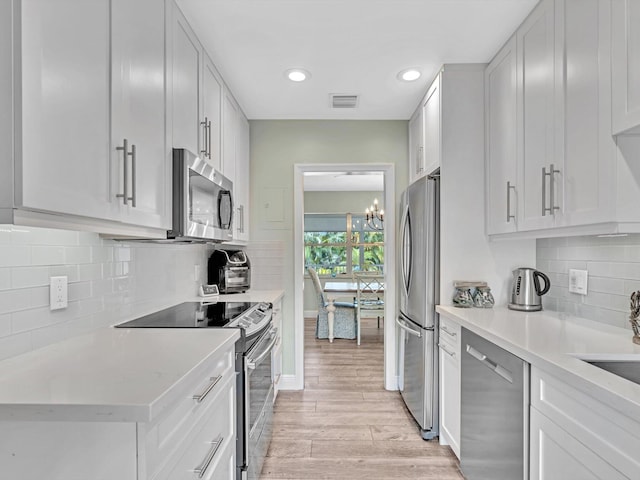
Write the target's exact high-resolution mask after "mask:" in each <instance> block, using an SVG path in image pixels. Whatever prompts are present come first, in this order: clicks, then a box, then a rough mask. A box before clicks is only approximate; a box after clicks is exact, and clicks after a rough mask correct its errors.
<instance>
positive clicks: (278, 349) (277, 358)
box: [271, 299, 282, 402]
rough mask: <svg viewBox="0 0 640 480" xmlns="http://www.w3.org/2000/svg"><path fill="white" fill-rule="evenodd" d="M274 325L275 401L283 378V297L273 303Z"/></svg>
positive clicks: (273, 366)
mask: <svg viewBox="0 0 640 480" xmlns="http://www.w3.org/2000/svg"><path fill="white" fill-rule="evenodd" d="M273 326H274V328H277V329H278V333H277V335H278V340H277V342H276V345H275V347H273V353H272V354H271V372H272V373H271V375H272V379H271V381H272V382H273V401H274V402H275V401H276V398H277V397H278V391H279V390H280V385H281V380H282V299H280V300H278V301H276V302H274V304H273Z"/></svg>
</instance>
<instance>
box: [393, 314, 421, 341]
mask: <svg viewBox="0 0 640 480" xmlns="http://www.w3.org/2000/svg"><path fill="white" fill-rule="evenodd" d="M396 323H397V324H398V326H399V327H400V328H401V329H403V330H404V331H405V332H407V333H409V334H410V335H414V336H416V337H418V338H420V337H422V333H420V332H416V331H415V330H414V329H412V328H409V327H407V326H406V325H405V324H404V323H402V321H401V320H400V317H398V318H396Z"/></svg>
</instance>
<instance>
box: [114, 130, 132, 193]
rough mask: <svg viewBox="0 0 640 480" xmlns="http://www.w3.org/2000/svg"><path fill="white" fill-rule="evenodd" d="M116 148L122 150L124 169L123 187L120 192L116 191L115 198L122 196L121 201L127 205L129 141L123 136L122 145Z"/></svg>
mask: <svg viewBox="0 0 640 480" xmlns="http://www.w3.org/2000/svg"><path fill="white" fill-rule="evenodd" d="M116 150H118V151H120V150H121V151H122V152H123V153H122V159H123V167H124V168H123V171H124V187H123V189H122V193H117V194H116V198H122V202H123V203H124V204H125V205H127V204H128V203H129V141H128V140H127V139H126V138H125V139H124V140H123V141H122V146H121V147H120V146H118V147H116Z"/></svg>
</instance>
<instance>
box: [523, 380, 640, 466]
mask: <svg viewBox="0 0 640 480" xmlns="http://www.w3.org/2000/svg"><path fill="white" fill-rule="evenodd" d="M531 406H532V407H534V408H536V409H537V410H538V411H540V413H542V414H544V415H545V416H546V417H548V418H549V419H550V420H551V421H553V422H554V423H555V424H557V425H558V426H559V427H560V428H562V429H563V430H565V431H566V432H568V433H569V434H570V435H572V436H573V437H575V438H576V439H577V440H578V441H580V442H581V443H582V444H584V446H585V447H586V448H588V449H590V450H592V451H594V452H598V454H599V455H600V456H601V458H602V459H603V460H605V461H606V462H608V463H610V464H611V465H615V466H616V468H617V469H618V470H619V471H620V472H622V473H623V474H624V475H626V476H628V477H629V478H637V473H638V472H639V471H640V461H638V456H637V455H636V453H635V452H634V448H633V446H634V445H638V444H640V424H639V423H638V422H636V421H635V420H632V419H631V418H628V417H626V416H624V415H623V414H622V413H620V412H618V411H617V410H614V409H612V408H611V407H609V406H608V405H606V404H604V403H603V402H601V401H599V400H597V399H596V398H594V397H592V396H590V395H588V394H586V393H584V392H582V391H580V390H578V389H576V388H574V387H572V386H570V385H568V384H567V383H566V382H563V381H562V380H560V379H559V378H557V377H555V376H553V375H550V374H549V373H547V372H545V371H542V370H540V369H538V368H532V369H531Z"/></svg>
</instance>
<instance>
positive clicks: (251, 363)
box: [247, 328, 278, 370]
mask: <svg viewBox="0 0 640 480" xmlns="http://www.w3.org/2000/svg"><path fill="white" fill-rule="evenodd" d="M277 342H278V329H277V328H274V329H272V330H271V341H270V342H269V343H268V344H267V346H266V347H265V349H264V350H263V351H262V353H260V354H259V355H257V356H256V357H254V358H248V359H247V368H248V369H250V370H255V368H256V367H257V366H258V364H259V363H260V362H262V360H264V359H265V357H266V356H267V355H269V353H271V350H273V347H274V346H275V344H276V343H277Z"/></svg>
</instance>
